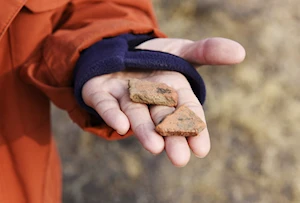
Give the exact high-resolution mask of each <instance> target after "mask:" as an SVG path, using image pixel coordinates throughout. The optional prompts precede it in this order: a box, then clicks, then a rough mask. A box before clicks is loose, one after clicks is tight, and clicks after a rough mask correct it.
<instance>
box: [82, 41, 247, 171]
mask: <svg viewBox="0 0 300 203" xmlns="http://www.w3.org/2000/svg"><path fill="white" fill-rule="evenodd" d="M137 48H139V49H147V50H157V51H163V52H167V53H171V54H174V55H177V56H179V57H182V58H184V59H186V60H187V61H189V62H190V63H192V64H195V66H199V65H204V64H205V65H231V64H238V63H240V62H242V61H243V60H244V58H245V50H244V48H243V47H242V46H241V45H240V44H238V43H237V42H235V41H232V40H229V39H224V38H208V39H204V40H200V41H196V42H194V41H190V40H184V39H172V38H168V39H153V40H149V41H147V42H144V43H143V44H141V45H139V46H138V47H137ZM129 78H139V79H144V80H148V81H153V82H163V83H166V84H167V85H169V86H171V87H173V88H174V89H175V90H176V91H177V93H178V106H181V105H183V104H185V105H187V106H188V107H189V108H190V109H191V110H193V111H194V112H195V113H196V114H197V115H198V116H199V117H200V118H201V119H202V120H203V121H204V122H205V115H204V111H203V108H202V106H201V104H200V103H199V101H198V99H197V98H196V96H195V95H194V93H193V91H192V89H191V87H190V85H189V83H188V81H187V80H186V78H185V77H184V76H183V75H181V74H180V73H177V72H170V71H143V72H137V71H124V72H118V73H112V74H107V75H102V76H98V77H95V78H92V79H91V80H89V81H88V82H87V83H86V84H85V85H84V87H83V90H82V95H83V99H84V101H85V103H86V104H87V105H89V106H91V107H92V108H94V109H95V110H96V111H97V112H98V113H99V115H100V116H101V117H102V118H103V119H104V121H105V122H106V123H107V124H108V125H109V126H111V127H112V128H114V129H115V130H116V131H117V132H118V133H119V134H125V133H126V132H127V131H128V130H129V128H131V129H132V130H133V132H134V134H135V136H136V137H137V138H138V140H139V141H140V142H141V144H142V146H143V147H144V148H145V149H146V150H148V151H149V152H151V153H153V154H159V153H161V152H162V151H163V150H165V151H166V153H167V155H168V157H169V159H170V161H171V162H172V164H173V165H175V166H177V167H183V166H185V165H186V164H187V163H188V162H189V160H190V156H191V153H190V152H191V151H192V152H193V153H194V154H195V156H197V157H200V158H203V157H205V156H206V155H207V154H208V152H209V150H210V147H211V145H210V139H209V133H208V129H207V128H206V129H205V130H203V131H202V132H201V133H200V134H199V135H198V136H196V137H189V138H187V139H186V138H184V137H178V136H173V137H165V138H163V137H162V136H160V135H159V134H157V133H156V132H155V130H154V129H155V125H156V124H157V123H158V122H159V121H161V120H162V119H163V118H164V117H165V116H166V115H167V114H170V113H171V112H173V111H174V108H173V107H166V106H150V107H148V106H147V105H145V104H139V103H133V102H131V100H130V98H129V92H128V89H127V88H128V79H129Z"/></svg>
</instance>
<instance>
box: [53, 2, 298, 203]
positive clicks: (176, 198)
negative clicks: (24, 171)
mask: <svg viewBox="0 0 300 203" xmlns="http://www.w3.org/2000/svg"><path fill="white" fill-rule="evenodd" d="M154 4H155V7H156V12H157V16H158V19H159V23H160V27H161V29H162V30H163V31H164V32H165V33H167V34H168V35H169V36H170V37H181V38H188V39H193V40H198V39H202V38H206V37H211V36H213V37H227V38H231V39H234V40H236V41H238V42H240V43H241V44H242V45H243V46H244V47H245V48H246V51H247V57H246V60H245V61H244V62H243V63H242V64H240V65H235V66H231V67H212V66H202V67H200V68H199V72H200V73H201V75H202V76H203V78H204V79H205V81H206V84H207V89H208V95H207V100H206V104H205V109H206V116H207V121H208V127H209V130H210V135H211V139H212V150H211V153H210V154H209V156H208V157H207V158H205V159H201V160H199V159H197V158H195V157H193V158H192V160H191V162H190V163H189V164H188V166H186V167H185V168H180V169H179V168H175V167H173V166H172V165H171V164H170V163H169V161H168V160H167V157H166V155H165V154H162V155H159V156H152V155H151V154H149V153H148V152H146V151H145V150H144V149H142V147H141V146H140V145H139V143H138V142H137V141H136V140H135V139H134V138H130V139H127V140H123V141H118V142H106V141H104V140H101V139H99V138H96V137H95V136H91V135H88V134H86V133H83V132H82V131H80V130H79V129H78V128H77V127H76V126H74V125H73V124H72V123H71V122H70V121H69V120H68V118H67V116H66V115H65V114H64V113H62V112H60V111H58V110H57V109H53V123H54V125H53V126H54V127H53V129H54V132H55V134H56V138H57V140H58V145H59V148H60V152H61V156H62V161H63V166H64V203H82V202H84V203H94V202H105V203H108V202H109V203H110V202H112V203H114V202H121V203H132V202H138V203H183V202H184V203H190V202H191V203H198V202H205V203H209V202H212V203H215V202H226V203H227V202H231V203H234V202H238V203H240V202H255V203H256V202H261V203H266V202H270V203H271V202H272V203H277V202H278V203H285V202H300V156H299V152H300V147H299V143H300V136H299V135H300V125H299V122H300V102H299V100H300V91H299V87H300V80H299V77H300V68H299V53H300V37H299V36H300V12H299V11H300V4H299V2H298V1H297V0H287V1H280V0H266V1H258V0H245V1H237V0H228V1H222V0H186V1H183V0H164V1H159V0H154Z"/></svg>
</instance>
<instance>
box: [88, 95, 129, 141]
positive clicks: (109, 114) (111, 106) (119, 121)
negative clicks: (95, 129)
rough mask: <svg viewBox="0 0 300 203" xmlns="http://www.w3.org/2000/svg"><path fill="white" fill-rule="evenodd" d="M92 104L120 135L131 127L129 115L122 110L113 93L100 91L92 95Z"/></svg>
mask: <svg viewBox="0 0 300 203" xmlns="http://www.w3.org/2000/svg"><path fill="white" fill-rule="evenodd" d="M89 98H90V106H91V107H92V108H93V109H95V110H96V111H97V113H98V114H99V115H100V116H101V118H102V119H103V120H104V121H105V123H106V124H107V125H108V126H110V127H112V128H113V129H115V130H116V131H117V132H118V133H119V134H120V135H125V134H126V133H127V131H128V130H129V128H130V124H129V120H128V118H127V116H126V115H125V114H124V113H123V112H122V111H121V110H120V106H119V102H118V100H117V99H116V98H115V97H114V96H112V95H111V94H109V93H107V92H104V91H99V92H95V93H93V94H92V95H90V97H89Z"/></svg>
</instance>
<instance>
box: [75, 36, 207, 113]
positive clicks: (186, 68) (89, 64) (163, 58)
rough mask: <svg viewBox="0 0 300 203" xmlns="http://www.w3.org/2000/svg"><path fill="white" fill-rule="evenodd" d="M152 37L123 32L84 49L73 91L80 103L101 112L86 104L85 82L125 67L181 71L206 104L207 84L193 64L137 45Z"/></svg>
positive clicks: (77, 68)
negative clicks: (82, 92)
mask: <svg viewBox="0 0 300 203" xmlns="http://www.w3.org/2000/svg"><path fill="white" fill-rule="evenodd" d="M152 38H153V37H151V36H149V35H133V34H124V35H120V36H118V37H114V38H106V39H103V40H101V41H99V42H97V43H95V44H94V45H92V46H91V47H89V48H88V49H86V50H84V51H83V52H82V53H81V55H80V58H79V60H78V62H77V64H76V67H75V70H74V94H75V97H76V99H77V101H78V103H79V104H80V106H82V107H83V108H84V109H86V110H87V111H88V112H90V113H92V114H94V115H98V114H97V112H96V111H95V110H94V109H92V108H91V107H89V106H87V105H86V104H85V103H84V101H83V99H82V95H81V91H82V87H83V85H84V84H85V83H86V82H87V81H88V80H90V79H91V78H93V77H95V76H99V75H104V74H109V73H114V72H119V71H122V70H125V69H126V68H135V69H141V70H168V71H176V72H180V73H182V74H183V75H184V76H185V77H186V78H187V80H188V81H189V83H190V85H191V87H192V89H193V91H194V93H195V95H196V96H197V98H198V99H199V101H200V103H201V104H203V103H204V100H205V95H206V89H205V85H204V82H203V80H202V78H201V76H200V75H199V73H198V72H197V71H196V70H195V68H194V67H193V66H192V65H191V64H190V63H188V62H187V61H185V60H184V59H182V58H180V57H177V56H175V55H172V54H168V53H165V52H159V51H149V50H139V49H135V48H134V47H135V46H137V45H139V44H140V43H142V42H144V41H147V40H149V39H152Z"/></svg>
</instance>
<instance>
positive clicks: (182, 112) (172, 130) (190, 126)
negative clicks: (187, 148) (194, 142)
mask: <svg viewBox="0 0 300 203" xmlns="http://www.w3.org/2000/svg"><path fill="white" fill-rule="evenodd" d="M205 127H206V125H205V123H204V122H203V121H202V120H201V118H199V117H198V116H197V115H196V114H195V113H194V112H193V111H192V110H190V109H189V108H188V107H186V106H184V105H183V106H180V107H179V108H178V109H177V110H176V111H174V113H172V114H169V115H167V116H166V117H165V118H164V119H163V120H162V122H160V123H159V124H158V125H157V126H156V128H155V130H156V131H157V132H158V133H159V134H160V135H162V136H184V137H188V136H196V135H198V134H199V133H200V132H201V131H202V130H203V129H204V128H205Z"/></svg>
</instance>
